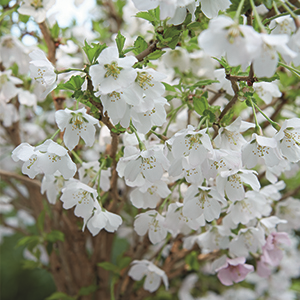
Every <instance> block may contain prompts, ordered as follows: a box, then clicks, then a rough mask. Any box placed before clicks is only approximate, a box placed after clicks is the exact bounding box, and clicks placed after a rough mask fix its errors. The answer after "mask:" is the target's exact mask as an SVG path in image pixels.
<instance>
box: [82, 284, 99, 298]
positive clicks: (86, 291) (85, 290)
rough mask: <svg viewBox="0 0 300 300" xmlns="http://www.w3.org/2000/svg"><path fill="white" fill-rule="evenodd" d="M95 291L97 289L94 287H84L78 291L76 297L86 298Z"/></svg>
mask: <svg viewBox="0 0 300 300" xmlns="http://www.w3.org/2000/svg"><path fill="white" fill-rule="evenodd" d="M97 289H98V287H97V286H96V285H90V286H84V287H82V288H81V289H80V290H79V292H78V296H87V295H89V294H91V293H94V292H96V291H97Z"/></svg>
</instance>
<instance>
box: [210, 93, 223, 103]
mask: <svg viewBox="0 0 300 300" xmlns="http://www.w3.org/2000/svg"><path fill="white" fill-rule="evenodd" d="M223 94H225V91H223V90H220V91H219V92H217V93H215V94H214V95H213V96H212V97H211V98H210V99H209V100H208V104H209V105H213V104H214V103H215V102H216V101H217V100H218V99H219V98H220V97H221V96H222V95H223Z"/></svg>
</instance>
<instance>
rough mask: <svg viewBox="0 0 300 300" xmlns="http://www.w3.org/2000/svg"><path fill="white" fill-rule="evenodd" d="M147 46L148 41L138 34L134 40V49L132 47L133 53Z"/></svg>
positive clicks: (137, 52)
mask: <svg viewBox="0 0 300 300" xmlns="http://www.w3.org/2000/svg"><path fill="white" fill-rule="evenodd" d="M147 48H148V43H147V42H146V41H145V40H144V38H142V37H141V36H138V37H137V39H136V40H135V42H134V49H132V51H133V53H134V54H135V55H137V54H140V53H141V52H143V51H144V50H146V49H147Z"/></svg>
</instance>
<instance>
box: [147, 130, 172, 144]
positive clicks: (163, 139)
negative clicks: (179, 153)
mask: <svg viewBox="0 0 300 300" xmlns="http://www.w3.org/2000/svg"><path fill="white" fill-rule="evenodd" d="M150 132H151V133H153V134H154V135H156V136H157V137H158V138H159V139H160V140H162V141H164V142H165V141H167V140H168V138H167V137H166V136H164V135H162V134H159V133H157V132H156V131H154V130H152V129H151V130H150Z"/></svg>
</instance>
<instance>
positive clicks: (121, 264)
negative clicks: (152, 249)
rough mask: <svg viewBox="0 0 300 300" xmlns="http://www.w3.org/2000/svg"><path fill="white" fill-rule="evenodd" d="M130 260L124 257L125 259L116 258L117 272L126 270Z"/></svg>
mask: <svg viewBox="0 0 300 300" xmlns="http://www.w3.org/2000/svg"><path fill="white" fill-rule="evenodd" d="M131 261H132V259H131V258H130V257H129V256H125V257H122V256H120V257H118V259H117V266H118V268H119V270H122V269H124V268H126V267H127V266H129V264H130V263H131Z"/></svg>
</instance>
